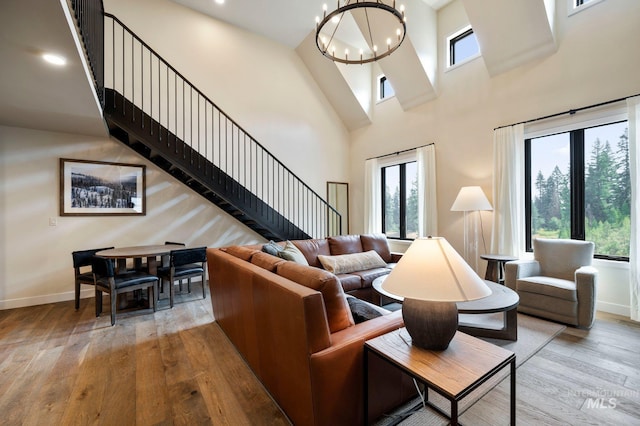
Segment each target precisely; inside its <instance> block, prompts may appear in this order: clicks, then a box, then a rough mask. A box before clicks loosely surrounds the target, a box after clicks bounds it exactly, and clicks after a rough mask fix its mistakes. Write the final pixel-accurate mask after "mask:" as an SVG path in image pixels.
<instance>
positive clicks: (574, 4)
mask: <svg viewBox="0 0 640 426" xmlns="http://www.w3.org/2000/svg"><path fill="white" fill-rule="evenodd" d="M567 1H568V2H569V15H573V14H574V13H578V12H580V11H581V10H584V9H587V8H589V7H591V6H593V5H596V4H598V3H600V2H602V0H567Z"/></svg>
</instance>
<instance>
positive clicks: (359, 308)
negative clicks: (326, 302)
mask: <svg viewBox="0 0 640 426" xmlns="http://www.w3.org/2000/svg"><path fill="white" fill-rule="evenodd" d="M345 297H346V298H347V303H349V309H350V310H351V315H352V316H353V321H354V322H355V323H356V324H360V323H361V322H365V321H368V320H370V319H374V318H377V317H381V316H383V315H386V314H389V313H391V311H388V310H386V309H384V308H381V307H380V306H376V305H374V304H373V303H369V302H366V301H364V300H361V299H358V298H357V297H354V296H351V295H348V294H347V295H346V296H345Z"/></svg>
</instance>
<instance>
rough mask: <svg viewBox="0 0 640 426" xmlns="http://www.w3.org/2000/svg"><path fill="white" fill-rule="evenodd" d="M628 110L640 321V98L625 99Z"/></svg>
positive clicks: (632, 261)
mask: <svg viewBox="0 0 640 426" xmlns="http://www.w3.org/2000/svg"><path fill="white" fill-rule="evenodd" d="M627 107H628V109H629V169H630V174H631V241H630V251H629V275H630V284H631V303H630V311H631V319H632V320H634V321H640V257H639V255H640V251H639V250H640V247H639V244H640V197H639V196H638V195H640V175H639V174H638V173H640V157H639V156H638V146H639V145H640V96H636V97H633V98H629V99H627Z"/></svg>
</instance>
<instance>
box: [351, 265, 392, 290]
mask: <svg viewBox="0 0 640 426" xmlns="http://www.w3.org/2000/svg"><path fill="white" fill-rule="evenodd" d="M390 272H391V269H388V268H374V269H367V270H364V271H357V272H353V275H357V276H359V277H360V279H361V280H362V288H367V287H371V286H373V280H375V279H376V278H378V277H381V276H383V275H388V274H389V273H390Z"/></svg>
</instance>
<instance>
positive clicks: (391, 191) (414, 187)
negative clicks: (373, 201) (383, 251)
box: [381, 161, 418, 239]
mask: <svg viewBox="0 0 640 426" xmlns="http://www.w3.org/2000/svg"><path fill="white" fill-rule="evenodd" d="M381 172H382V173H381V174H382V192H383V193H382V201H383V206H382V211H383V214H382V232H384V233H385V234H386V235H387V237H388V238H400V239H415V238H417V236H418V167H417V163H416V162H415V161H412V162H408V163H402V164H396V165H393V166H387V167H383V168H382V170H381Z"/></svg>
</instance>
